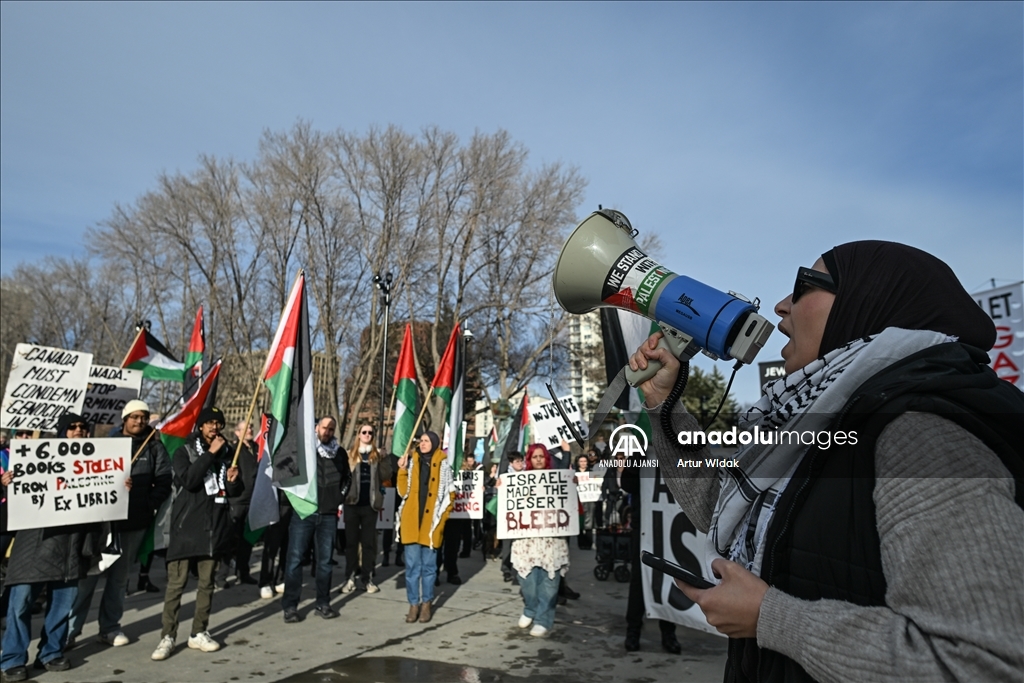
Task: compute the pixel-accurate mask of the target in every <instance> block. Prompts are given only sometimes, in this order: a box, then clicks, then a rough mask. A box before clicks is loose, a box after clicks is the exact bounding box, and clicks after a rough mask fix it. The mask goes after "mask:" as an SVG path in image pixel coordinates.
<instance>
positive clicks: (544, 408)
mask: <svg viewBox="0 0 1024 683" xmlns="http://www.w3.org/2000/svg"><path fill="white" fill-rule="evenodd" d="M558 402H559V403H561V404H562V409H563V410H565V414H566V415H567V416H568V417H569V419H570V420H572V421H573V422H575V423H576V429H578V430H579V431H580V434H581V435H582V436H586V435H587V423H586V422H584V421H583V414H582V413H581V412H580V406H579V404H578V403H576V400H575V399H574V398H573V397H572V396H563V397H562V398H560V399H558ZM530 418H531V419H532V420H533V439H534V441H536V442H537V443H542V444H544V445H545V446H547V447H548V448H557V447H558V444H560V443H561V442H562V441H563V440H564V441H568V442H570V443H571V442H572V440H573V437H572V434H571V433H570V432H569V428H568V427H566V426H565V421H564V420H562V416H561V415H559V414H558V409H557V408H555V404H554V402H553V401H544V402H537V403H534V402H533V401H531V402H530Z"/></svg>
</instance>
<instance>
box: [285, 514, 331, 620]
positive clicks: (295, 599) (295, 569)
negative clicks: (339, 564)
mask: <svg viewBox="0 0 1024 683" xmlns="http://www.w3.org/2000/svg"><path fill="white" fill-rule="evenodd" d="M337 528H338V517H337V516H336V515H332V514H320V513H314V514H312V515H310V516H309V517H306V518H305V519H300V518H299V516H298V515H297V514H295V515H292V521H291V522H290V523H289V525H288V554H287V557H286V558H285V565H284V597H283V598H281V607H283V608H284V609H285V610H289V609H295V608H297V607H298V606H299V598H300V597H302V567H301V566H300V564H301V563H302V556H303V555H304V554H305V553H306V548H307V547H309V542H310V540H311V539H312V540H313V542H314V543H315V545H314V546H313V555H314V558H313V561H314V562H316V604H317V606H320V605H329V604H330V603H331V597H330V594H331V552H332V551H333V550H334V532H335V530H336V529H337Z"/></svg>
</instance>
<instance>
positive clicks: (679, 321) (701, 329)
mask: <svg viewBox="0 0 1024 683" xmlns="http://www.w3.org/2000/svg"><path fill="white" fill-rule="evenodd" d="M756 312H757V308H756V307H755V306H754V305H753V304H752V303H750V302H748V301H743V300H742V299H737V298H736V297H735V296H733V295H731V294H726V293H725V292H722V291H719V290H717V289H715V288H714V287H709V286H707V285H706V284H704V283H703V282H698V281H697V280H694V279H693V278H689V277H686V276H685V275H677V276H676V277H674V278H672V279H671V280H669V281H668V282H667V283H666V284H665V286H664V288H663V289H662V290H661V292H660V293H659V294H658V303H657V305H656V307H655V310H654V319H655V320H657V321H658V322H661V323H665V324H666V325H670V326H672V327H674V328H676V329H677V330H679V331H680V332H684V333H686V334H688V335H690V336H691V337H693V341H694V342H695V343H697V345H699V346H700V347H701V348H703V349H705V350H707V351H710V352H711V353H713V354H715V355H716V356H718V357H719V358H723V359H725V360H730V359H731V358H732V356H731V355H730V354H729V348H730V347H731V346H732V343H733V341H734V340H735V338H736V335H737V334H738V333H739V332H740V328H739V326H738V325H737V323H739V322H740V321H741V320H742V319H743V318H744V317H745V316H746V315H747V314H748V313H756ZM730 333H732V334H730Z"/></svg>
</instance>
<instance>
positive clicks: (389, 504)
mask: <svg viewBox="0 0 1024 683" xmlns="http://www.w3.org/2000/svg"><path fill="white" fill-rule="evenodd" d="M338 512H339V514H338V528H339V529H344V528H345V506H344V505H339V506H338ZM394 528H395V490H394V489H393V488H385V489H384V507H382V508H381V509H380V512H378V513H377V529H394Z"/></svg>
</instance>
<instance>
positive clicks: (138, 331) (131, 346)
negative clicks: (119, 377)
mask: <svg viewBox="0 0 1024 683" xmlns="http://www.w3.org/2000/svg"><path fill="white" fill-rule="evenodd" d="M144 329H146V328H144V327H140V328H139V329H138V330H137V331H136V332H135V338H134V339H132V343H131V344H129V345H128V351H127V352H125V354H124V360H123V361H121V367H122V368H123V367H124V364H125V363H127V362H128V356H130V355H131V353H132V349H134V348H135V342H137V341H138V340H139V335H140V334H142V330H144Z"/></svg>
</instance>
